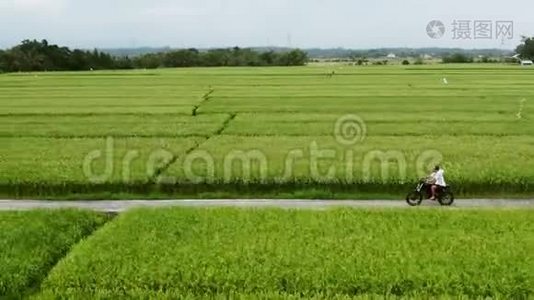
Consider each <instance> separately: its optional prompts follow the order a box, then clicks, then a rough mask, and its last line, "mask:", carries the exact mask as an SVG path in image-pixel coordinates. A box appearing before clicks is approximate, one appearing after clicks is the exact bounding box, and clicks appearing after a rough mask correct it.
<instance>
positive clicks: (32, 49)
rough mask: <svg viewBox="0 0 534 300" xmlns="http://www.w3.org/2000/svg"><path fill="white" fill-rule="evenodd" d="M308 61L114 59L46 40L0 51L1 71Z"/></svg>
mask: <svg viewBox="0 0 534 300" xmlns="http://www.w3.org/2000/svg"><path fill="white" fill-rule="evenodd" d="M307 61H308V57H307V54H306V53H305V52H304V51H301V50H298V49H297V50H291V51H286V52H274V51H267V52H258V51H255V50H253V49H242V48H239V47H234V48H231V49H215V50H209V51H205V52H200V51H198V50H197V49H181V50H175V51H169V52H164V53H154V54H144V55H140V56H138V57H134V58H131V57H127V56H121V57H117V56H113V55H111V54H108V53H105V52H102V51H99V50H97V49H94V50H92V51H84V50H78V49H75V50H70V49H69V48H67V47H59V46H57V45H51V44H49V43H48V41H47V40H42V41H37V40H24V41H22V42H21V43H20V44H19V45H17V46H15V47H13V48H11V49H7V50H5V51H0V72H21V71H57V70H74V71H81V70H90V69H94V70H106V69H131V68H158V67H193V66H209V67H215V66H273V65H278V66H297V65H304V64H305V63H306V62H307Z"/></svg>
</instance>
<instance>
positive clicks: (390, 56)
mask: <svg viewBox="0 0 534 300" xmlns="http://www.w3.org/2000/svg"><path fill="white" fill-rule="evenodd" d="M387 58H397V55H395V53H390V54H388V56H387Z"/></svg>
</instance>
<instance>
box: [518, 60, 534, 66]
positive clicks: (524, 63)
mask: <svg viewBox="0 0 534 300" xmlns="http://www.w3.org/2000/svg"><path fill="white" fill-rule="evenodd" d="M533 64H534V63H533V62H532V61H531V60H522V61H521V65H522V66H532V65H533Z"/></svg>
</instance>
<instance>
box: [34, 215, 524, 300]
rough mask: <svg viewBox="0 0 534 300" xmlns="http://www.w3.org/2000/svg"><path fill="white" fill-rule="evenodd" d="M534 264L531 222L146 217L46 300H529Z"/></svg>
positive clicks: (65, 274)
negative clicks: (377, 299)
mask: <svg viewBox="0 0 534 300" xmlns="http://www.w3.org/2000/svg"><path fill="white" fill-rule="evenodd" d="M533 253H534V222H533V221H532V212H531V211H520V210H482V211H475V210H415V211H414V210H402V209H401V210H351V209H335V210H328V211H311V210H310V211H305V210H301V211H296V210H276V209H259V210H258V209H256V210H244V209H184V208H175V209H142V210H134V211H130V212H127V213H125V214H121V215H120V216H118V217H117V218H116V219H114V220H113V221H111V222H108V223H107V224H106V225H104V226H103V227H101V228H100V229H98V230H97V231H96V232H95V233H94V234H93V235H91V236H90V237H88V238H87V239H85V240H83V241H81V242H80V243H78V244H77V245H76V246H75V247H73V249H72V251H71V252H69V253H68V254H67V255H66V256H65V257H64V258H63V259H62V260H61V261H59V263H58V264H57V265H56V266H55V267H54V268H53V269H52V270H51V271H50V273H49V274H48V276H47V277H46V278H45V279H44V281H43V282H42V284H41V288H40V290H39V293H38V294H37V297H36V298H37V299H58V298H61V299H79V298H84V299H86V298H91V299H119V298H120V299H177V298H180V299H352V298H362V299H370V298H371V299H374V298H380V299H383V298H384V297H386V298H396V297H402V298H403V299H405V298H410V299H413V298H416V299H441V298H444V299H445V298H451V299H473V298H485V299H486V298H487V299H529V297H532V296H533V295H534V256H533ZM373 297H374V298H373Z"/></svg>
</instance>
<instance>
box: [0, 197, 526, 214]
mask: <svg viewBox="0 0 534 300" xmlns="http://www.w3.org/2000/svg"><path fill="white" fill-rule="evenodd" d="M171 206H186V207H252V208H262V207H278V208H297V209H326V208H331V207H355V208H408V207H409V206H408V205H407V204H406V202H404V201H400V200H273V199H265V200H243V199H236V200H222V199H221V200H113V201H111V200H99V201H47V200H0V211H2V210H29V209H60V208H81V209H91V210H96V211H104V212H122V211H126V210H128V209H132V208H138V207H153V208H157V207H171ZM421 206H423V207H435V208H438V207H440V206H439V204H437V203H435V202H433V201H424V202H423V204H422V205H421ZM453 208H504V209H507V208H530V209H534V199H530V200H511V199H492V200H490V199H470V200H457V201H456V202H455V204H454V205H453ZM444 209H445V208H444Z"/></svg>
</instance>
